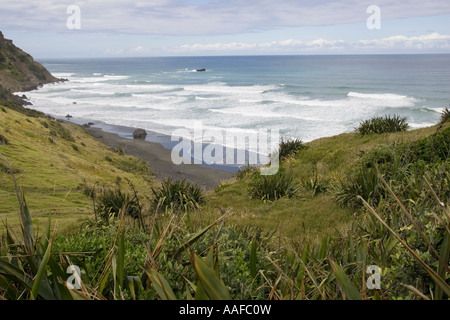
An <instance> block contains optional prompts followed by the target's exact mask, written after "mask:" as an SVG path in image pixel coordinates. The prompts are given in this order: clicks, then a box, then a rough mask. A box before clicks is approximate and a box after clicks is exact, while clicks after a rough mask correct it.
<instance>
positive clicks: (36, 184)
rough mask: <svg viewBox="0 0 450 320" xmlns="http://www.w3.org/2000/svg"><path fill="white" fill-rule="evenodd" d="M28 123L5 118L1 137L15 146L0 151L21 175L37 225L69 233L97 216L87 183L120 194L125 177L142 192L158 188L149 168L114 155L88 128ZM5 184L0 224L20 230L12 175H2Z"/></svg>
mask: <svg viewBox="0 0 450 320" xmlns="http://www.w3.org/2000/svg"><path fill="white" fill-rule="evenodd" d="M27 119H28V117H27V116H26V115H23V114H20V113H17V112H15V111H13V110H8V112H7V113H6V114H2V116H1V117H0V134H1V135H2V136H4V137H5V138H6V139H7V140H8V142H9V145H0V152H1V153H2V154H3V155H4V156H5V157H6V158H7V159H8V160H9V162H10V163H11V166H12V167H13V168H14V169H15V170H18V171H19V172H20V173H18V174H17V178H18V183H19V186H20V187H21V188H22V190H23V191H24V192H25V193H26V194H27V195H28V198H29V201H28V206H29V208H30V210H31V212H32V213H33V214H32V217H33V220H35V221H36V223H38V224H41V223H43V221H45V220H46V218H47V217H48V216H49V215H52V216H53V217H54V219H55V220H56V221H57V222H58V224H59V225H60V227H61V228H65V227H66V226H70V225H72V224H73V223H79V222H81V221H83V220H85V219H86V218H87V217H90V216H92V214H93V210H92V206H93V204H92V200H91V198H90V197H89V196H86V195H84V194H83V192H82V191H81V190H80V189H79V188H78V186H79V185H80V183H82V182H83V181H85V182H87V183H88V184H89V185H94V184H96V183H97V184H98V185H102V186H106V187H108V186H109V187H111V188H115V187H116V186H117V184H116V181H117V180H116V179H117V176H120V177H122V178H126V179H129V180H131V181H132V182H133V184H134V185H135V186H136V188H137V190H138V191H144V190H149V188H151V187H154V186H156V185H158V183H157V182H156V180H155V178H154V176H152V175H151V173H150V172H149V170H148V168H147V166H146V165H145V166H144V164H145V163H144V164H143V162H142V161H141V160H139V159H136V158H134V157H131V156H126V155H118V154H116V153H113V152H111V151H110V150H109V148H107V147H106V146H104V145H103V144H101V143H100V142H99V141H97V140H96V139H94V138H93V137H92V136H91V135H89V134H87V133H86V132H85V131H84V130H83V129H82V128H80V127H78V126H76V125H72V124H68V123H64V122H59V121H55V120H52V119H49V118H43V119H41V120H40V121H39V122H40V123H30V122H28V121H26V120H27ZM17 121H18V122H20V123H21V124H20V125H17ZM33 122H34V121H33ZM80 145H81V146H83V147H80ZM105 158H109V159H111V161H106V160H105ZM0 162H1V163H2V165H4V164H3V160H2V161H0ZM2 167H3V166H2ZM0 181H2V182H1V184H0V199H1V201H0V221H4V220H5V219H8V224H10V225H16V224H17V221H18V220H17V200H16V199H15V196H14V193H13V192H12V190H13V189H12V186H13V182H12V179H11V177H10V175H9V174H7V172H6V170H0ZM143 193H144V192H142V194H143Z"/></svg>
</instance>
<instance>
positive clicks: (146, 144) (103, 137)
mask: <svg viewBox="0 0 450 320" xmlns="http://www.w3.org/2000/svg"><path fill="white" fill-rule="evenodd" d="M59 119H61V120H64V121H66V122H68V123H71V124H75V125H78V126H80V127H81V128H83V129H84V130H85V131H86V132H88V133H89V134H91V135H92V136H93V137H94V138H96V139H97V140H99V141H101V142H102V143H103V144H105V145H106V146H108V147H110V148H114V149H115V148H118V147H119V148H121V149H122V150H123V152H124V153H125V154H127V155H131V156H135V157H137V158H139V159H141V160H142V161H144V162H145V163H147V165H148V166H149V168H150V170H151V171H152V172H153V173H154V174H155V176H156V177H157V179H158V180H162V179H166V178H171V179H172V180H182V179H186V181H188V182H191V183H195V184H198V185H199V186H201V187H203V188H205V189H206V190H210V189H213V188H214V187H216V186H217V185H219V184H220V183H221V182H222V181H226V180H230V179H232V178H234V177H235V175H236V172H237V171H238V170H239V167H237V166H225V165H206V164H202V165H198V164H180V165H175V164H174V163H173V162H172V159H171V152H172V147H173V146H174V145H175V144H177V143H178V142H173V141H171V139H170V137H169V136H167V135H163V134H160V133H156V132H153V131H149V130H146V132H147V137H146V139H145V140H136V139H133V132H134V130H135V129H136V128H132V127H126V126H116V125H110V124H107V123H104V122H101V121H96V120H94V121H90V122H91V123H94V124H93V125H89V126H86V125H84V124H86V120H85V119H83V121H80V119H74V118H70V119H67V118H59Z"/></svg>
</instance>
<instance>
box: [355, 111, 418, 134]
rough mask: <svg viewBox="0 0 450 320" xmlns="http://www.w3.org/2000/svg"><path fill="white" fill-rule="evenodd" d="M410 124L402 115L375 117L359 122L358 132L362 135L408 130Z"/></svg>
mask: <svg viewBox="0 0 450 320" xmlns="http://www.w3.org/2000/svg"><path fill="white" fill-rule="evenodd" d="M408 128H409V125H408V123H407V122H406V117H400V116H399V115H394V116H392V117H391V116H390V115H387V116H384V117H373V118H372V119H370V120H365V121H363V122H361V123H360V124H359V127H358V128H357V129H356V132H358V133H360V134H361V135H367V134H380V133H392V132H400V131H406V130H408Z"/></svg>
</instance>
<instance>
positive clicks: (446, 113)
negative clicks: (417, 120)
mask: <svg viewBox="0 0 450 320" xmlns="http://www.w3.org/2000/svg"><path fill="white" fill-rule="evenodd" d="M449 119H450V110H448V108H445V109H444V110H443V111H442V114H441V119H440V121H439V124H440V125H441V126H442V125H443V124H444V123H446V122H447V121H448V120H449Z"/></svg>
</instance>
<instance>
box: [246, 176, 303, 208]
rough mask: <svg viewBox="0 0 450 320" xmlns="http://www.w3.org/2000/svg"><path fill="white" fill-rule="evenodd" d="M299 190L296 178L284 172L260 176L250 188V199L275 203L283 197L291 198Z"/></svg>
mask: <svg viewBox="0 0 450 320" xmlns="http://www.w3.org/2000/svg"><path fill="white" fill-rule="evenodd" d="M297 190H298V187H297V184H296V183H295V182H294V177H293V176H292V175H291V174H288V173H286V172H285V171H284V170H280V171H279V172H278V173H277V174H274V175H269V176H261V175H260V174H259V175H257V176H256V178H254V180H253V181H252V182H251V184H250V186H249V193H250V197H251V198H252V199H259V200H262V201H274V200H278V199H280V198H283V197H287V198H291V197H293V196H294V195H295V193H296V192H297Z"/></svg>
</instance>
